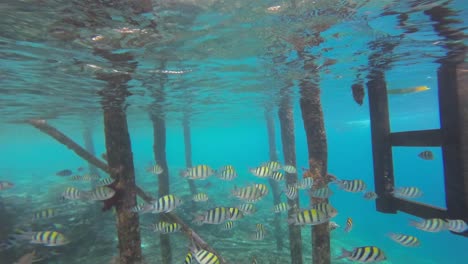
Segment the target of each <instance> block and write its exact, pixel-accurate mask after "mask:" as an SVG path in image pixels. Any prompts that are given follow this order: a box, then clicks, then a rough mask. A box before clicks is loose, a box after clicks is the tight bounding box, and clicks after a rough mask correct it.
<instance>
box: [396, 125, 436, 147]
mask: <svg viewBox="0 0 468 264" xmlns="http://www.w3.org/2000/svg"><path fill="white" fill-rule="evenodd" d="M390 142H391V144H392V146H408V147H419V146H421V147H422V146H427V147H438V146H441V145H442V143H443V139H442V132H441V130H440V129H429V130H418V131H406V132H396V133H391V134H390Z"/></svg>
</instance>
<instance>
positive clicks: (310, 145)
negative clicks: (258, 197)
mask: <svg viewBox="0 0 468 264" xmlns="http://www.w3.org/2000/svg"><path fill="white" fill-rule="evenodd" d="M310 60H311V59H309V61H308V60H305V63H304V69H305V70H307V71H310V73H311V74H312V76H310V77H309V78H304V79H303V80H302V81H301V83H300V89H301V91H300V93H301V99H300V105H301V112H302V120H303V122H304V128H305V132H306V138H307V149H308V152H309V169H313V171H312V173H314V174H319V175H320V177H321V179H323V181H320V182H317V181H315V182H314V188H320V187H324V186H325V185H326V184H327V180H325V179H326V177H327V158H328V156H327V137H326V134H325V125H324V120H323V110H322V104H321V101H320V89H319V87H318V80H317V77H318V76H316V75H315V74H314V73H313V72H312V69H314V68H315V67H314V65H313V63H312V61H310ZM313 77H315V78H314V79H312V78H313ZM318 184H321V185H322V186H318ZM319 202H328V199H318V198H311V204H314V203H319ZM312 259H313V263H314V264H329V263H330V230H329V229H328V222H326V223H323V224H320V225H316V226H313V227H312Z"/></svg>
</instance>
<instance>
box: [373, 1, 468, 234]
mask: <svg viewBox="0 0 468 264" xmlns="http://www.w3.org/2000/svg"><path fill="white" fill-rule="evenodd" d="M424 13H425V14H426V15H428V16H429V17H430V19H431V20H432V21H433V22H434V29H435V31H436V32H437V33H438V34H439V35H440V36H441V37H443V38H445V39H446V40H447V42H448V43H452V44H449V45H446V49H447V57H446V58H444V59H442V60H440V61H439V63H440V67H439V69H438V72H437V78H438V99H439V116H440V128H439V129H430V130H419V131H407V132H397V133H394V132H391V131H390V121H389V110H388V98H387V89H386V83H385V69H382V68H381V67H377V65H385V64H386V63H385V61H383V60H382V59H381V58H380V56H381V54H383V50H386V51H387V52H388V51H390V52H391V50H392V49H393V47H392V44H388V43H380V44H379V45H380V46H379V47H377V49H376V51H375V52H374V54H373V55H371V57H370V59H369V64H370V65H371V68H372V70H371V72H370V74H369V76H368V80H369V81H368V82H367V89H368V95H369V108H370V115H371V130H372V148H373V156H374V179H375V190H376V192H377V194H378V195H379V198H378V199H377V200H376V207H377V210H378V211H380V212H384V213H396V212H397V211H403V212H405V213H408V214H411V215H415V216H418V217H421V218H442V219H462V220H464V221H465V222H468V104H467V102H468V64H467V63H466V62H464V60H465V56H466V51H467V48H466V47H465V46H464V45H463V43H461V42H460V41H459V40H461V39H463V34H462V33H461V32H457V31H454V30H451V29H450V24H451V23H453V22H454V20H453V19H449V16H450V15H451V10H450V9H448V8H447V7H445V6H437V7H433V8H431V9H428V10H426V11H424ZM455 32H456V33H455ZM457 40H458V42H457ZM395 146H407V147H417V146H420V147H422V146H428V147H429V146H431V147H441V149H442V156H443V157H442V159H443V167H444V182H445V200H446V209H445V208H439V207H436V206H433V205H430V204H423V203H419V202H414V201H409V200H406V199H402V198H397V197H394V196H393V195H392V194H391V192H392V191H393V189H394V177H395V175H394V173H393V158H392V147H395ZM454 234H459V233H454ZM461 235H464V236H468V231H465V232H464V233H462V234H461Z"/></svg>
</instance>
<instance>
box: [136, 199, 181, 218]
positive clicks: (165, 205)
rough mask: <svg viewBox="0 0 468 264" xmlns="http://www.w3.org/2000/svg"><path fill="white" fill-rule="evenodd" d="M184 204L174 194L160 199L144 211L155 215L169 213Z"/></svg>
mask: <svg viewBox="0 0 468 264" xmlns="http://www.w3.org/2000/svg"><path fill="white" fill-rule="evenodd" d="M181 204H182V200H181V199H179V198H178V197H176V196H175V195H173V194H167V195H164V196H162V197H160V198H159V199H158V200H156V202H154V203H152V204H150V205H148V206H147V207H146V208H145V209H144V210H143V211H144V212H152V213H153V214H155V213H169V212H172V211H173V210H174V209H176V208H177V207H178V206H179V205H181Z"/></svg>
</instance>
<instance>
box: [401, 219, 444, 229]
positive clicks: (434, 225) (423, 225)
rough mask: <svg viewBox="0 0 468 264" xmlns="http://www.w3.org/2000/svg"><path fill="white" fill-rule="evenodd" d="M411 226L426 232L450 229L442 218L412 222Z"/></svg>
mask: <svg viewBox="0 0 468 264" xmlns="http://www.w3.org/2000/svg"><path fill="white" fill-rule="evenodd" d="M410 225H411V226H414V227H416V228H417V229H420V230H423V231H426V232H440V231H443V230H446V229H448V226H447V223H446V222H445V221H444V220H442V219H440V218H431V219H426V220H423V221H421V222H417V221H413V220H411V221H410Z"/></svg>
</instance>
